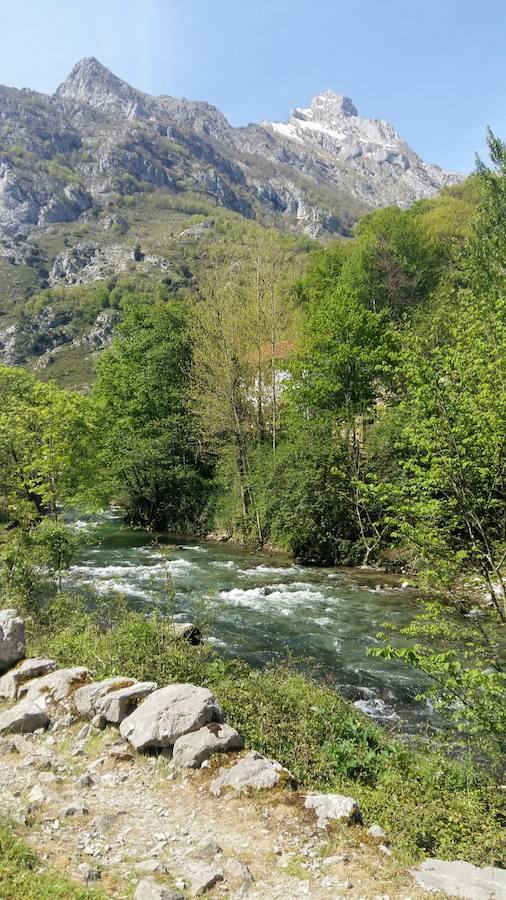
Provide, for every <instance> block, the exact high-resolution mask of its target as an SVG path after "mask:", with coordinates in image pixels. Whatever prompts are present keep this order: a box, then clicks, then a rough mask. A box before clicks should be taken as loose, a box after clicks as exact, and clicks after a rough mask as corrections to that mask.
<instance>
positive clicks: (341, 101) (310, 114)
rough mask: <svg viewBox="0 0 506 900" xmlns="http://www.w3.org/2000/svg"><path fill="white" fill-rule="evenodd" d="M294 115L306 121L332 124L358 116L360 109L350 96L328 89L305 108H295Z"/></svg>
mask: <svg viewBox="0 0 506 900" xmlns="http://www.w3.org/2000/svg"><path fill="white" fill-rule="evenodd" d="M292 116H293V117H294V118H296V119H301V120H302V121H305V122H322V123H323V124H324V125H327V126H332V125H335V124H336V123H337V122H342V120H343V119H349V118H351V117H354V116H358V110H357V108H356V106H355V105H354V103H353V100H351V99H350V97H346V96H345V95H344V94H337V93H336V92H335V91H331V90H328V91H323V93H321V94H317V95H316V97H313V99H312V101H311V105H310V106H308V107H306V108H305V109H294V110H293V111H292Z"/></svg>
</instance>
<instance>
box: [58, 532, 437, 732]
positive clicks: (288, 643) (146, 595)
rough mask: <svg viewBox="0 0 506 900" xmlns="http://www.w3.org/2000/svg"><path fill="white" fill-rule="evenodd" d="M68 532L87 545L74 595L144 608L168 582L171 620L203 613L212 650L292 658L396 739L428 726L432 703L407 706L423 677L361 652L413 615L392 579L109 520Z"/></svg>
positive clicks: (76, 569)
mask: <svg viewBox="0 0 506 900" xmlns="http://www.w3.org/2000/svg"><path fill="white" fill-rule="evenodd" d="M76 526H77V527H78V528H79V529H80V531H81V532H82V533H83V535H85V536H86V540H85V543H84V544H83V548H82V551H81V557H80V559H79V560H78V562H77V564H76V565H75V566H73V567H72V569H71V571H70V573H69V580H70V584H71V586H72V587H73V588H81V587H86V588H87V589H91V590H92V591H93V593H95V594H97V595H100V594H104V593H106V592H108V591H117V592H120V593H122V594H124V595H125V597H126V598H127V599H128V601H129V603H130V604H131V605H132V606H133V607H135V608H138V609H146V610H148V609H149V608H150V607H151V606H152V605H153V603H154V602H156V599H157V597H158V598H159V597H160V596H161V595H163V594H164V593H165V591H166V588H167V584H168V583H169V585H170V587H171V590H172V591H173V596H174V600H173V612H174V618H175V620H176V621H181V622H184V621H191V620H193V619H195V618H196V617H198V616H199V615H202V614H204V617H205V618H206V619H207V620H208V621H209V623H210V624H209V640H211V641H212V642H213V643H214V646H215V647H216V649H217V650H218V651H219V652H221V653H223V654H225V655H227V656H234V657H240V658H241V659H243V660H246V661H247V662H248V663H250V664H251V665H253V666H263V665H265V664H267V663H269V662H273V661H274V662H281V661H284V660H287V659H291V660H292V662H293V663H294V664H295V665H296V666H297V667H298V668H301V669H302V670H304V671H306V672H309V673H311V674H313V675H316V676H317V677H318V678H320V679H323V680H325V681H326V682H328V683H331V684H334V685H335V686H336V688H337V689H338V690H340V691H341V692H342V693H343V694H344V695H345V696H346V697H348V698H349V699H350V700H352V701H353V702H354V703H355V704H356V706H357V708H359V709H361V710H362V711H363V712H365V713H366V714H367V715H369V716H371V717H372V718H375V719H376V720H378V721H380V722H381V723H382V724H389V725H391V726H392V727H393V728H394V729H395V730H396V731H399V732H404V733H418V734H419V733H420V731H421V730H423V729H424V728H425V727H429V728H430V727H431V726H432V725H434V716H433V711H432V709H431V707H430V704H428V703H426V702H423V701H422V702H420V701H416V699H415V698H416V694H417V693H419V691H420V690H421V689H422V688H423V686H424V681H423V680H422V677H421V675H420V674H419V673H417V672H415V671H414V670H413V669H411V668H410V667H409V666H407V665H405V664H403V663H401V662H395V661H390V660H388V661H387V660H382V659H377V658H374V657H370V656H368V653H367V650H368V648H369V647H374V646H377V645H378V641H377V638H376V633H377V632H378V631H379V630H380V629H381V627H382V625H383V623H384V622H385V621H389V622H393V623H395V624H396V625H403V624H407V622H408V621H409V620H410V618H411V617H412V615H413V613H414V612H415V610H416V605H417V600H416V596H415V595H414V593H413V591H410V590H409V589H405V588H401V587H399V586H398V585H397V583H396V582H395V579H388V577H387V576H384V575H382V573H374V574H373V575H371V574H369V573H367V574H365V573H362V572H356V571H352V572H350V571H346V570H342V569H322V568H317V567H314V568H311V567H307V566H300V565H297V564H295V563H294V562H293V561H291V560H290V559H289V558H288V557H286V558H285V557H278V556H268V555H263V554H258V553H248V552H247V551H245V550H244V549H242V548H237V547H234V546H231V545H229V544H220V543H210V542H205V541H196V540H191V539H184V540H182V539H181V538H174V536H170V535H165V534H159V535H156V540H155V539H154V536H153V535H152V534H149V533H147V532H145V531H143V530H141V529H136V528H130V527H128V526H125V525H124V524H123V522H122V520H121V517H120V516H115V515H113V514H106V515H103V516H100V517H97V518H94V519H89V520H86V519H79V520H77V522H76ZM179 541H181V543H179Z"/></svg>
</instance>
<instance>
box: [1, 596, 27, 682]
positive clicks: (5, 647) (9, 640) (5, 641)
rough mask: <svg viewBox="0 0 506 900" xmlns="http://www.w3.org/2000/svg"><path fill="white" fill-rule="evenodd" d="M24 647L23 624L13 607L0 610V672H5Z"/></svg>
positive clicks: (21, 655)
mask: <svg viewBox="0 0 506 900" xmlns="http://www.w3.org/2000/svg"><path fill="white" fill-rule="evenodd" d="M25 649H26V640H25V625H24V622H23V620H22V619H20V618H19V616H18V614H17V612H16V610H15V609H2V610H0V672H6V671H7V669H10V667H11V666H14V665H15V664H16V663H17V662H19V660H20V659H23V657H24V655H25Z"/></svg>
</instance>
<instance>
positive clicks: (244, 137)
mask: <svg viewBox="0 0 506 900" xmlns="http://www.w3.org/2000/svg"><path fill="white" fill-rule="evenodd" d="M455 180H457V179H456V177H455V176H453V175H451V174H449V173H446V172H443V171H442V170H441V169H439V168H438V167H437V166H428V165H426V164H425V163H423V162H422V160H421V159H420V158H419V157H418V156H417V154H416V153H415V152H414V151H413V150H411V148H410V147H408V145H407V144H406V143H405V142H404V141H402V139H401V138H400V137H399V136H398V134H397V132H396V131H395V129H394V128H393V127H392V126H391V125H389V124H388V123H386V122H382V121H379V120H370V119H364V118H361V117H360V116H359V115H358V113H357V110H356V109H355V107H354V106H353V103H352V102H351V100H349V99H348V98H346V97H342V96H341V95H339V94H335V93H333V92H332V91H326V92H325V93H322V94H320V95H319V96H318V97H315V99H314V100H313V102H312V104H311V106H310V107H309V109H305V110H304V109H295V110H294V111H293V113H292V115H291V117H290V119H289V121H288V123H286V124H279V123H269V122H265V123H263V124H261V125H248V126H247V127H245V128H233V127H232V126H231V125H230V124H229V123H228V122H227V120H226V118H225V117H224V116H223V115H222V113H220V112H219V111H218V110H217V109H215V108H214V107H212V106H210V105H209V104H207V103H203V102H197V101H190V100H184V99H176V98H174V97H168V96H161V97H151V96H149V95H147V94H144V93H142V92H141V91H138V90H136V89H135V88H133V87H131V86H130V85H128V84H127V83H126V82H124V81H122V80H121V79H119V78H117V77H116V76H115V75H113V74H112V73H111V72H109V71H108V70H107V69H106V68H105V67H104V66H102V65H101V64H100V63H99V62H98V61H97V60H96V59H94V58H90V59H84V60H82V61H81V62H79V63H78V64H77V65H76V66H75V67H74V69H73V70H72V72H71V73H70V75H69V77H68V78H67V79H66V80H65V81H64V82H63V84H61V85H60V87H59V88H58V89H57V91H56V92H55V94H54V95H53V96H46V95H43V94H39V93H36V92H34V91H30V90H27V89H22V90H16V89H14V88H6V87H4V88H0V239H1V244H0V255H1V256H2V257H3V259H5V260H7V261H8V262H11V263H14V264H16V263H17V264H22V263H23V262H26V260H27V258H28V259H30V254H31V252H32V247H31V245H30V244H27V242H26V239H27V238H28V237H29V236H30V235H34V234H36V233H38V232H40V231H41V230H44V229H47V228H48V226H50V225H51V224H54V223H68V222H73V221H76V220H81V221H82V220H85V221H86V220H87V219H90V218H93V217H96V216H98V215H100V213H103V211H104V209H106V207H107V204H108V202H109V201H110V200H111V198H112V199H113V201H114V200H118V199H119V198H121V197H125V196H129V195H134V194H136V193H141V192H142V191H153V190H161V191H166V192H171V193H173V194H177V195H179V196H181V195H184V194H185V193H188V192H194V193H197V194H199V195H201V196H202V197H205V198H209V199H211V200H212V201H213V202H215V203H216V204H218V205H219V206H223V207H226V208H227V209H230V210H233V211H235V212H238V213H240V214H241V215H243V216H246V217H250V218H251V217H258V218H260V219H263V220H267V221H273V222H276V223H278V224H281V225H283V226H284V227H287V228H291V229H294V230H298V231H301V232H304V233H306V234H309V235H312V236H318V235H321V234H324V233H326V232H327V233H332V232H346V230H347V229H349V227H350V225H351V224H352V223H353V221H354V220H355V219H356V217H357V215H358V214H359V213H360V212H361V211H363V210H364V209H367V208H372V207H375V206H381V205H385V204H388V203H398V204H400V205H407V204H409V203H411V202H413V200H415V199H417V198H418V197H424V196H430V195H432V194H434V193H435V192H437V191H438V190H439V189H440V188H441V187H442V186H444V185H446V184H451V183H452V182H454V181H455ZM111 224H112V226H117V227H118V230H119V231H121V230H122V229H123V228H124V227H125V226H126V225H127V223H125V222H123V223H121V222H120V223H119V224H118V221H117V220H116V221H115V220H113V221H112V223H109V226H111ZM104 227H106V223H105V221H104ZM58 277H59V276H58V272H53V279H57V278H58Z"/></svg>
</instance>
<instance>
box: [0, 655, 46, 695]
mask: <svg viewBox="0 0 506 900" xmlns="http://www.w3.org/2000/svg"><path fill="white" fill-rule="evenodd" d="M55 669H56V663H55V661H54V659H46V658H43V657H41V658H34V659H23V660H21V662H18V663H17V664H16V665H15V666H14V668H12V669H9V671H8V672H6V673H5V675H2V677H1V678H0V697H1V698H2V699H3V700H16V699H17V697H18V693H19V688H20V686H21V685H22V684H24V683H25V682H26V681H30V679H32V678H39V677H40V676H41V675H47V674H48V673H49V672H54V670H55Z"/></svg>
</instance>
